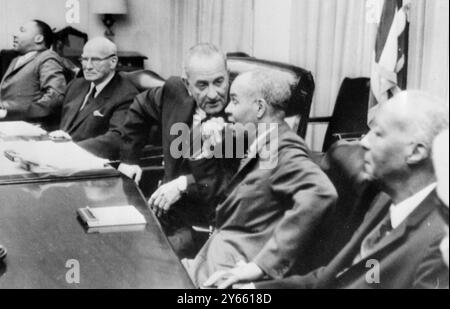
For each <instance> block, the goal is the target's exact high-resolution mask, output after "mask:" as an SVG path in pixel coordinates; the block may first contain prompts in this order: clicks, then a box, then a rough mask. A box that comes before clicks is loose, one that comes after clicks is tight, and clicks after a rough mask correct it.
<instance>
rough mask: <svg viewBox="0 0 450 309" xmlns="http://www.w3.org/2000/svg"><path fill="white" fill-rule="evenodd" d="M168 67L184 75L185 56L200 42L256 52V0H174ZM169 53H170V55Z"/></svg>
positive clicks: (169, 36)
mask: <svg viewBox="0 0 450 309" xmlns="http://www.w3.org/2000/svg"><path fill="white" fill-rule="evenodd" d="M170 1H171V2H170V6H171V8H170V11H171V12H172V14H171V17H170V21H169V31H168V38H169V40H170V41H169V42H168V46H169V48H168V50H167V53H166V55H165V57H166V59H170V61H168V62H166V66H165V70H167V71H168V72H169V73H170V74H172V75H179V74H181V68H182V63H183V56H184V54H185V53H186V51H187V50H188V49H189V48H190V47H191V46H193V45H194V44H196V43H200V42H211V43H214V44H216V45H218V46H219V47H220V48H222V50H223V51H224V52H235V51H242V52H246V53H250V54H251V53H252V51H253V18H254V14H253V6H254V0H170ZM167 55H168V56H167Z"/></svg>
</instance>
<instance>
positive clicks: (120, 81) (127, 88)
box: [114, 74, 139, 96]
mask: <svg viewBox="0 0 450 309" xmlns="http://www.w3.org/2000/svg"><path fill="white" fill-rule="evenodd" d="M114 80H115V82H116V87H115V88H116V91H117V92H118V93H120V94H123V95H130V94H132V95H133V96H136V95H138V93H139V91H138V90H137V88H136V86H135V85H134V84H133V83H132V82H131V81H130V80H128V79H127V78H124V77H123V76H121V75H120V74H116V76H115V77H114Z"/></svg>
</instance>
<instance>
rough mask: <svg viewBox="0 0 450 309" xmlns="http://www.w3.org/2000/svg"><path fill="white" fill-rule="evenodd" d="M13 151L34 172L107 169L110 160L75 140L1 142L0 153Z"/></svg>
mask: <svg viewBox="0 0 450 309" xmlns="http://www.w3.org/2000/svg"><path fill="white" fill-rule="evenodd" d="M5 152H8V153H13V154H14V156H15V157H16V158H19V160H20V161H21V162H22V163H29V165H30V166H32V168H33V169H32V170H31V171H32V172H58V171H74V172H79V171H90V170H98V169H105V166H106V165H107V163H108V160H105V159H101V158H98V157H96V156H94V155H93V154H91V153H89V152H87V151H86V150H84V149H83V148H81V147H80V146H78V145H76V144H75V143H73V142H67V143H55V142H53V141H16V142H4V143H0V155H1V156H4V154H5Z"/></svg>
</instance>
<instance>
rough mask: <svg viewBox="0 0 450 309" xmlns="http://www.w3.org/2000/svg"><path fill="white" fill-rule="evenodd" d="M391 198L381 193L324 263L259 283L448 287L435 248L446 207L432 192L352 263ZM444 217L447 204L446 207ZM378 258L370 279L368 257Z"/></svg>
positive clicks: (277, 285)
mask: <svg viewBox="0 0 450 309" xmlns="http://www.w3.org/2000/svg"><path fill="white" fill-rule="evenodd" d="M390 204H391V202H390V200H389V198H388V197H387V196H386V195H384V194H383V195H380V196H379V197H378V199H377V201H376V202H375V204H374V207H373V208H372V210H371V211H369V213H368V214H367V216H366V218H365V220H364V222H363V223H362V225H361V226H360V228H359V229H358V230H357V231H356V233H355V235H354V236H353V238H352V239H351V241H350V242H349V243H348V244H347V245H346V246H345V247H344V249H342V251H341V252H340V253H339V254H338V255H337V256H336V257H335V258H334V259H333V260H332V261H331V262H330V264H329V265H328V266H326V267H323V268H320V269H318V270H316V271H315V272H312V273H310V274H308V275H306V276H294V277H290V278H287V279H284V280H279V281H269V282H260V283H257V284H256V287H257V288H382V289H402V288H403V289H409V288H432V289H433V288H448V277H449V272H448V268H447V267H446V266H445V264H444V262H443V260H442V256H441V253H440V250H439V244H440V242H441V241H442V238H443V237H444V236H445V229H444V226H445V223H444V220H443V219H442V217H441V216H440V214H439V213H440V211H441V209H442V208H443V207H445V206H444V205H443V204H442V203H441V201H440V200H439V199H438V197H437V194H436V192H432V193H431V194H430V195H429V196H428V197H427V198H426V199H425V200H424V201H423V202H422V203H421V204H420V205H419V207H418V208H416V210H415V211H414V212H413V213H412V214H411V215H410V216H409V217H408V218H407V219H406V220H405V221H404V222H403V223H402V224H401V225H400V226H399V227H398V228H397V229H395V230H394V231H392V232H391V234H389V235H388V236H386V237H385V238H384V239H383V240H382V241H381V243H380V244H379V245H378V246H377V247H376V249H375V251H374V252H373V253H372V254H371V255H369V256H368V257H366V258H365V259H363V260H361V261H359V262H358V263H356V264H354V265H352V264H353V260H354V258H355V257H356V256H357V254H358V252H359V250H360V247H361V243H362V241H363V240H364V238H365V237H366V236H367V235H368V234H369V233H370V232H371V231H372V230H373V229H374V228H375V227H376V225H377V224H378V223H379V222H380V221H381V220H382V219H383V218H384V217H385V216H386V215H387V213H388V211H389V206H390ZM447 217H448V210H447ZM374 261H377V263H379V270H380V277H379V279H380V283H378V284H377V283H372V284H370V283H368V282H367V280H366V277H371V271H373V270H374V269H373V264H371V263H372V262H374Z"/></svg>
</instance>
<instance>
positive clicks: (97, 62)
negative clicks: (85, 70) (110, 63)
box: [78, 54, 117, 67]
mask: <svg viewBox="0 0 450 309" xmlns="http://www.w3.org/2000/svg"><path fill="white" fill-rule="evenodd" d="M112 57H117V55H116V54H112V55H109V56H107V57H104V58H97V57H89V58H88V57H80V58H78V61H80V63H81V65H85V64H88V63H89V60H90V61H91V64H92V66H94V67H97V66H99V65H100V62H102V61H105V60H108V59H110V58H112ZM83 62H84V63H85V64H83Z"/></svg>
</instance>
